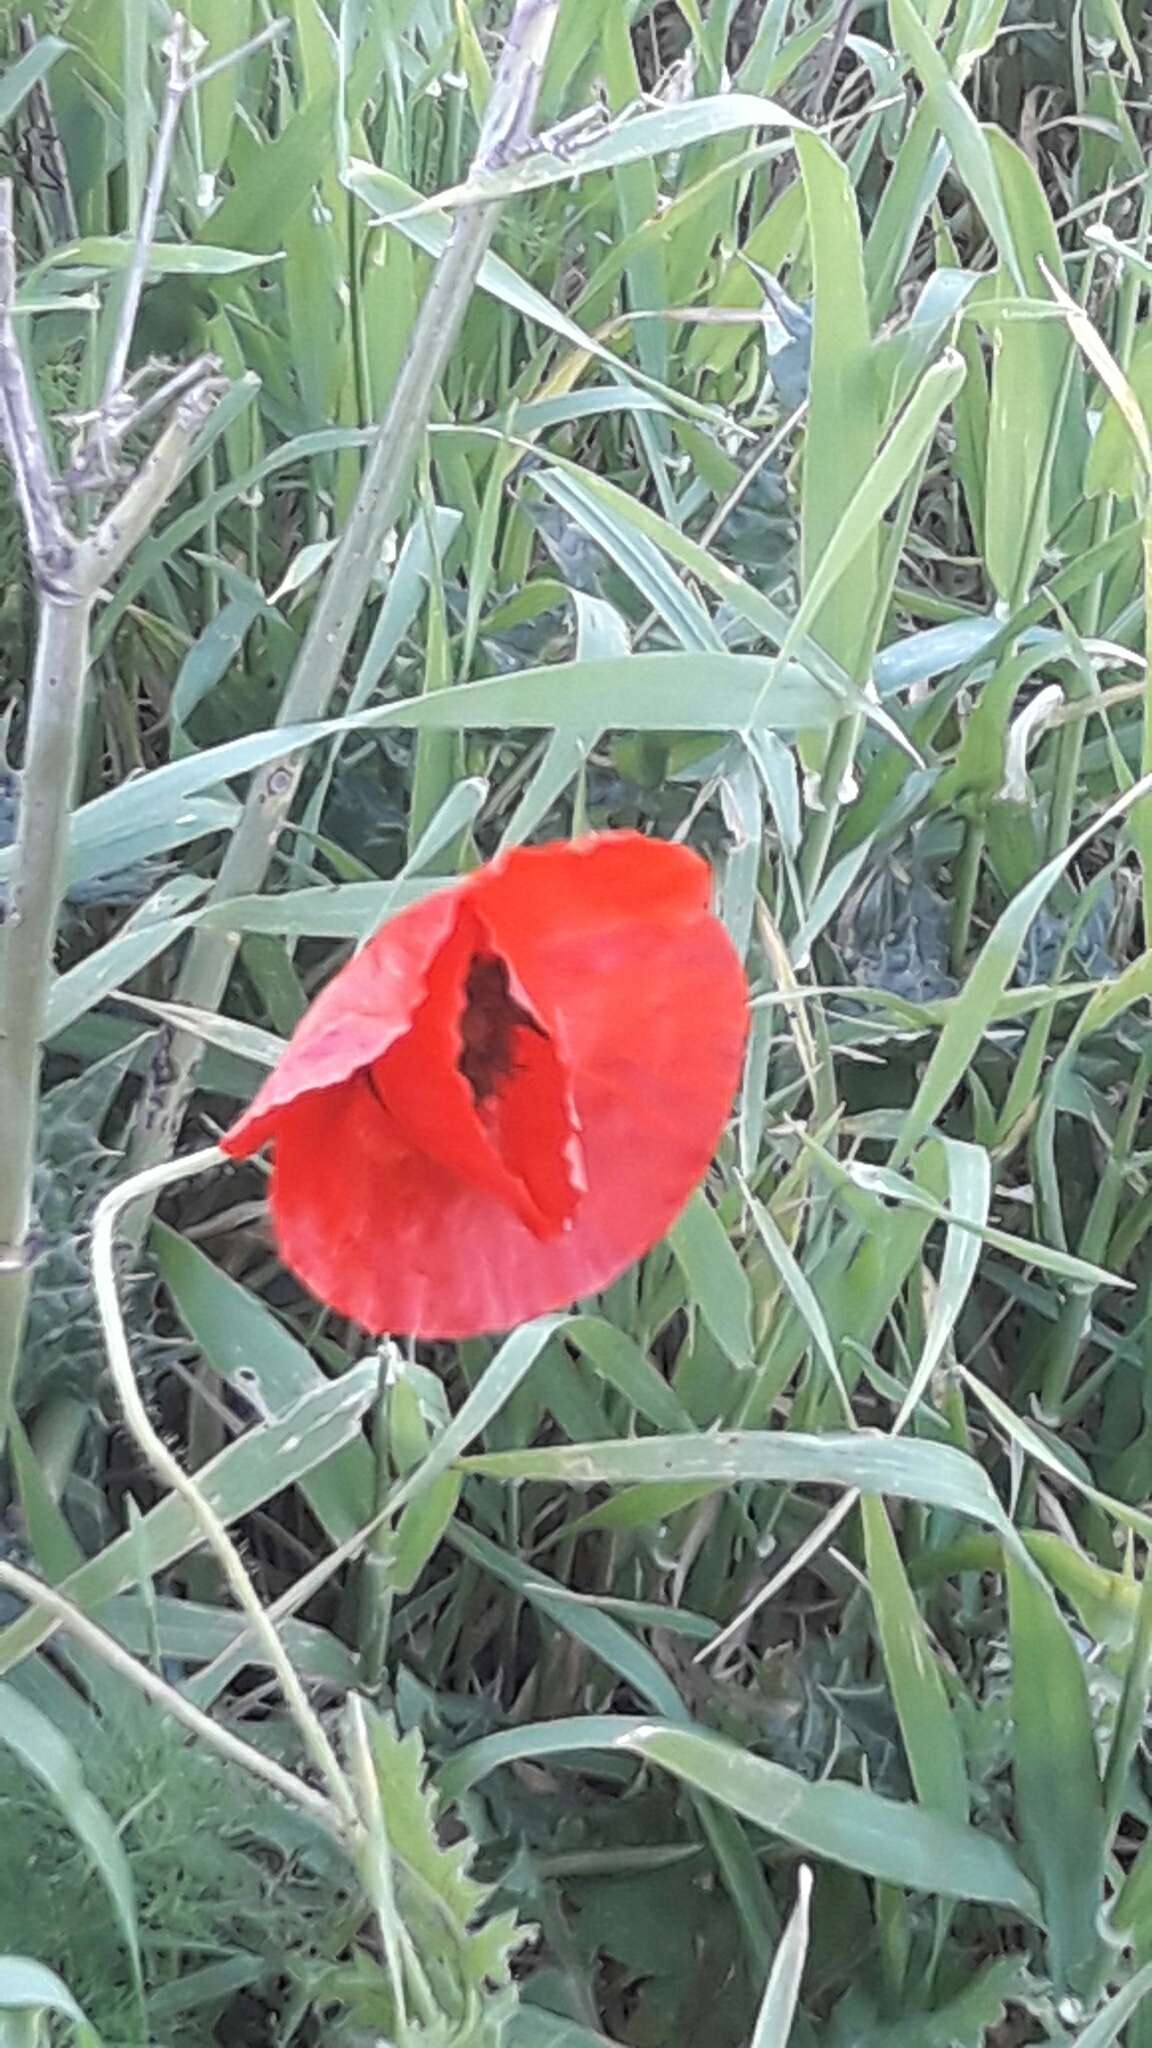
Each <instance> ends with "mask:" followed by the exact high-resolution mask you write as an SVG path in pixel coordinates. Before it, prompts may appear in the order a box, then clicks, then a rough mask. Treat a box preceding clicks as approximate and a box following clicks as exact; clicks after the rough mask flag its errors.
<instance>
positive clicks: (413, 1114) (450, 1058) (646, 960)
mask: <svg viewBox="0 0 1152 2048" xmlns="http://www.w3.org/2000/svg"><path fill="white" fill-rule="evenodd" d="M708 899H709V876H708V869H707V867H706V865H705V863H704V862H703V861H702V860H701V859H700V857H699V856H698V855H697V854H695V853H693V852H691V851H690V850H689V849H688V848H687V847H683V846H668V845H665V844H662V843H660V842H657V841H653V840H648V839H643V838H641V837H640V836H639V835H638V834H636V833H633V832H604V833H597V834H593V835H591V836H590V837H588V838H587V839H583V840H577V841H575V842H573V843H562V844H556V845H550V846H540V847H520V848H517V849H515V850H514V851H512V852H511V853H508V854H505V855H503V856H502V857H501V858H500V859H498V860H495V861H493V862H492V863H491V865H490V866H488V867H485V868H481V869H479V870H478V871H477V872H476V873H475V874H472V875H469V876H468V877H466V879H465V880H463V881H461V882H458V883H455V884H454V885H452V886H450V887H448V888H445V889H443V890H440V891H439V892H438V893H437V894H435V895H433V896H430V897H428V898H427V899H426V900H425V901H424V902H422V903H418V904H415V905H413V907H412V908H410V909H408V910H405V911H402V912H401V913H400V915H399V916H398V917H395V918H393V919H392V920H391V922H390V923H388V924H386V925H385V926H384V927H383V929H382V930H380V931H379V932H377V933H376V935H375V937H374V938H372V939H370V940H369V941H368V944H367V945H366V946H365V947H364V949H363V951H362V952H360V953H359V954H357V956H356V958H355V959H353V960H351V961H350V962H349V963H348V965H347V966H346V967H344V968H342V969H341V971H340V973H339V974H337V975H336V976H335V977H334V978H333V980H332V981H331V982H330V983H329V985H328V987H327V988H326V989H325V990H324V991H323V993H322V994H321V995H320V996H319V997H318V999H317V1000H316V1002H315V1003H313V1005H312V1007H311V1009H310V1010H309V1011H308V1014H307V1015H306V1016H305V1017H304V1019H303V1020H302V1022H301V1024H300V1025H299V1027H298V1029H297V1031H296V1033H295V1035H294V1036H293V1038H292V1041H291V1043H290V1044H289V1046H288V1048H287V1051H286V1052H285V1054H284V1057H283V1058H282V1060H281V1061H280V1064H279V1066H278V1067H277V1068H276V1069H275V1071H274V1072H273V1073H272V1074H271V1075H270V1076H269V1078H268V1080H267V1081H266V1082H265V1083H264V1086H263V1087H262V1088H261V1090H260V1092H259V1094H258V1095H257V1097H256V1099H255V1101H254V1102H253V1104H252V1106H251V1108H250V1109H248V1110H247V1111H246V1112H245V1114H244V1115H243V1116H242V1117H241V1118H240V1120H239V1122H238V1123H236V1124H235V1125H234V1126H233V1128H232V1129H231V1131H229V1133H228V1135H227V1136H226V1137H225V1139H224V1140H223V1143H224V1149H225V1151H226V1152H229V1153H231V1155H232V1157H233V1158H246V1157H247V1156H248V1155H249V1154H250V1153H252V1152H255V1151H257V1150H258V1149H259V1147H260V1146H262V1145H264V1144H265V1143H267V1142H269V1141H270V1142H271V1144H272V1147H273V1173H272V1192H271V1203H272V1214H273V1219H274V1222H275V1226H276V1232H277V1237H278V1240H279V1245H280V1251H281V1254H282V1256H283V1258H284V1261H285V1264H286V1265H288V1266H290V1267H291V1269H292V1271H293V1272H294V1273H296V1274H297V1275H298V1276H299V1278H300V1279H301V1280H302V1281H303V1282H304V1283H305V1285H306V1286H307V1287H308V1288H310V1289H311V1291H312V1292H313V1293H314V1294H316V1295H318V1296H319V1298H320V1299H321V1300H322V1301H325V1302H327V1303H329V1305H330V1306H331V1307H333V1308H335V1309H338V1310H339V1311H340V1312H341V1313H342V1314H344V1315H347V1316H350V1317H352V1318H353V1320H354V1321H356V1322H358V1323H360V1324H362V1325H363V1326H364V1327H365V1328H366V1329H369V1330H372V1331H383V1330H393V1331H400V1332H406V1333H408V1334H411V1335H414V1336H421V1337H468V1336H476V1335H478V1334H479V1333H480V1332H482V1331H488V1330H499V1329H507V1328H508V1327H510V1326H511V1325H512V1324H514V1323H518V1322H522V1321H524V1320H525V1319H526V1318H527V1317H529V1316H533V1315H538V1314H540V1313H541V1312H542V1311H544V1310H546V1309H551V1308H557V1307H560V1306H562V1305H564V1304H566V1303H568V1302H571V1301H575V1300H576V1299H578V1298H579V1297H580V1296H582V1295H585V1294H591V1293H594V1292H596V1291H597V1290H598V1289H600V1288H601V1287H604V1286H606V1285H607V1284H608V1282H609V1281H610V1280H613V1279H615V1278H616V1276H617V1274H619V1273H621V1272H623V1271H624V1269H625V1267H626V1266H629V1265H630V1264H631V1263H632V1261H633V1260H634V1259H637V1258H639V1257H640V1255H641V1254H642V1253H643V1252H646V1251H647V1250H648V1249H649V1248H650V1247H651V1246H652V1245H653V1244H655V1243H656V1241H657V1239H658V1238H660V1237H661V1236H662V1235H663V1234H664V1232H665V1231H666V1230H667V1228H668V1226H669V1224H670V1223H672V1222H673V1221H674V1219H675V1218H676V1216H677V1215H678V1214H679V1212H680V1210H681V1209H682V1208H683V1206H684V1203H685V1202H686V1201H687V1199H688V1196H689V1195H690V1194H691V1192H692V1189H693V1188H694V1187H695V1186H696V1184H697V1182H698V1181H699V1180H700V1178H701V1176H702V1175H703V1173H704V1171H705V1169H706V1167H707V1165H708V1161H709V1159H710V1158H711V1156H712V1153H713V1151H714V1149H715V1146H716V1141H717V1139H718V1137H719V1135H720V1132H721V1130H722V1129H723V1125H724V1120H725V1118H726V1116H727V1114H728V1110H729V1107H730V1105H731V1101H732V1095H733V1090H734V1088H735V1085H736V1081H737V1077H738V1074H739V1068H740V1059H741V1054H742V1050H743V1045H744V1034H745V1023H746V1008H747V989H746V985H745V981H744V974H743V970H742V968H741V965H740V961H739V959H738V957H737V954H736V952H735V949H734V948H733V946H732V944H731V941H730V940H729V938H728V935H727V933H726V932H725V930H724V927H723V925H721V924H720V922H719V921H718V919H717V918H716V917H714V916H713V914H712V912H711V911H710V909H709V907H708Z"/></svg>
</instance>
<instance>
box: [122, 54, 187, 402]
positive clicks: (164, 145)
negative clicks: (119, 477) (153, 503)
mask: <svg viewBox="0 0 1152 2048" xmlns="http://www.w3.org/2000/svg"><path fill="white" fill-rule="evenodd" d="M164 47H165V51H166V54H167V57H168V86H167V90H166V92H165V94H164V109H163V112H162V114H161V116H160V127H159V130H158V132H157V136H156V147H155V149H154V150H153V152H152V168H151V170H150V171H149V174H148V184H147V187H146V189H145V193H144V203H143V205H142V207H141V209H140V220H139V223H138V225H137V229H136V245H135V247H134V249H133V251H132V262H131V264H130V266H129V270H128V275H127V277H126V278H125V280H124V289H123V293H122V295H121V299H120V309H119V314H118V317H117V321H116V333H115V336H114V338H113V342H112V347H111V350H110V352H109V356H108V367H107V369H106V370H105V372H104V395H103V398H102V400H101V411H102V412H104V413H108V414H111V412H112V411H113V408H114V405H115V402H116V400H117V399H118V398H119V395H120V392H121V390H122V388H123V384H124V373H125V371H126V370H127V368H128V351H129V349H130V348H131V346H132V336H133V334H134V333H135V331H136V316H137V314H138V312H139V311H140V300H141V298H142V296H143V293H144V281H145V279H146V277H147V275H148V259H149V257H150V255H151V253H152V243H153V241H154V240H155V237H156V222H157V221H158V219H159V217H160V204H161V201H162V200H163V197H164V188H165V186H166V185H167V183H168V169H169V166H170V164H171V162H172V151H173V148H174V147H175V143H176V131H177V129H178V128H179V126H180V115H181V113H182V111H183V107H184V99H185V95H186V94H187V91H188V88H189V86H190V85H191V83H192V80H193V77H194V76H195V73H194V70H193V56H192V44H191V41H190V38H189V34H188V24H187V22H186V21H185V19H184V16H183V15H182V14H174V15H173V17H172V30H171V33H170V35H169V36H168V37H167V39H166V42H165V45H164Z"/></svg>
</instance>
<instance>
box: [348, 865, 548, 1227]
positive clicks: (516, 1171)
mask: <svg viewBox="0 0 1152 2048" xmlns="http://www.w3.org/2000/svg"><path fill="white" fill-rule="evenodd" d="M487 943H488V942H487V935H486V932H485V930H484V927H483V926H482V925H481V924H480V922H479V920H478V919H477V918H476V916H475V914H474V913H473V912H472V911H471V909H470V907H469V905H468V904H467V903H465V904H464V905H462V907H461V911H460V915H459V916H458V918H457V920H456V923H455V925H454V927H453V929H452V931H451V932H450V934H449V936H448V938H447V939H446V940H445V942H444V944H443V945H442V947H441V948H440V951H439V953H438V954H437V955H436V958H435V960H434V961H433V962H432V963H431V966H430V968H429V970H428V974H427V979H426V984H425V989H426V992H425V996H424V1000H423V1002H422V1003H421V1005H420V1008H419V1009H418V1010H417V1011H416V1012H415V1014H414V1016H413V1019H412V1024H411V1028H410V1029H409V1030H408V1031H407V1032H406V1033H405V1035H404V1036H403V1037H402V1038H399V1039H397V1041H396V1043H395V1044H394V1045H392V1046H390V1047H389V1049H388V1051H387V1052H386V1053H385V1054H384V1056H383V1058H381V1059H379V1060H376V1061H375V1062H374V1063H373V1066H372V1069H371V1075H372V1083H373V1086H374V1087H375V1089H376V1092H377V1094H378V1095H379V1097H380V1100H381V1102H382V1103H383V1104H384V1106H385V1107H386V1108H387V1109H388V1110H389V1112H390V1113H391V1115H392V1116H393V1117H394V1118H395V1121H396V1123H397V1125H398V1126H399V1128H400V1129H401V1130H402V1131H403V1133H404V1135H405V1137H406V1138H407V1140H408V1141H409V1143H410V1144H411V1145H412V1146H413V1147H414V1148H415V1149H416V1150H418V1151H423V1152H425V1153H426V1154H427V1155H428V1157H429V1158H430V1159H433V1160H435V1161H436V1162H437V1163H438V1164H439V1165H440V1166H444V1167H447V1168H448V1169H449V1170H450V1171H452V1172H453V1173H456V1174H458V1175H459V1176H460V1177H461V1178H462V1179H463V1180H466V1181H469V1182H471V1183H472V1185H473V1186H475V1187H477V1188H484V1189H487V1191H488V1193H489V1194H491V1195H494V1196H495V1197H496V1198H497V1199H498V1200H499V1201H503V1202H506V1203H507V1204H508V1205H509V1207H510V1208H511V1209H513V1210H514V1211H515V1213H516V1214H517V1215H518V1216H519V1217H521V1219H522V1220H523V1222H524V1223H525V1224H526V1225H527V1226H528V1228H529V1229H530V1230H532V1231H534V1232H535V1233H536V1234H537V1235H538V1236H540V1237H549V1236H552V1235H554V1234H555V1232H556V1231H558V1230H560V1229H562V1228H563V1227H564V1225H565V1223H566V1222H567V1221H568V1220H569V1218H570V1216H571V1215H572V1212H573V1210H574V1208H575V1205H576V1202H577V1201H578V1199H579V1192H580V1187H579V1182H578V1181H574V1180H573V1178H572V1177H571V1174H570V1173H569V1172H568V1171H566V1170H565V1168H566V1163H567V1161H568V1159H569V1154H570V1151H571V1148H572V1146H573V1143H574V1140H575V1137H576V1132H575V1127H574V1122H573V1117H572V1111H571V1098H570V1095H569V1091H568V1088H567V1085H566V1081H565V1076H564V1073H563V1069H562V1066H561V1063H560V1060H559V1058H558V1056H557V1054H556V1052H555V1049H554V1048H553V1046H552V1044H551V1040H550V1039H549V1038H548V1037H547V1035H546V1034H545V1033H544V1032H543V1031H541V1032H539V1033H536V1032H533V1031H531V1030H529V1029H525V1028H517V1029H516V1030H515V1031H514V1033H511V1034H510V1036H512V1037H514V1039H515V1041H516V1043H515V1044H514V1045H513V1044H510V1045H509V1047H508V1053H509V1057H510V1059H511V1061H512V1063H513V1071H512V1072H510V1074H509V1076H508V1080H507V1086H506V1087H501V1088H499V1089H497V1090H495V1091H494V1093H493V1094H492V1095H491V1096H490V1097H489V1098H488V1100H487V1104H486V1105H485V1106H483V1107H482V1106H481V1105H479V1104H478V1103H477V1101H476V1098H475V1096H474V1094H473V1091H472V1088H471V1087H470V1086H469V1083H468V1081H467V1080H466V1079H465V1076H464V1074H463V1073H462V1072H461V1067H460V1059H461V1017H462V1015H463V1014H464V1012H465V1010H466V1006H467V1003H466V993H465V991H466V985H467V981H468V974H469V969H470V967H471V965H472V962H473V960H474V959H475V957H476V955H477V954H478V953H481V952H483V950H484V948H485V947H486V945H487ZM537 1036H538V1039H539V1044H540V1048H541V1051H540V1055H539V1056H538V1057H537V1059H536V1061H535V1063H534V1065H533V1067H532V1069H531V1079H529V1076H528V1073H527V1072H526V1071H523V1070H521V1071H517V1069H521V1063H522V1061H523V1060H524V1050H523V1047H522V1046H521V1043H520V1042H521V1041H527V1040H529V1039H531V1038H533V1037H537ZM526 1092H530V1095H531V1100H532V1104H533V1107H534V1108H535V1110H536V1113H537V1114H538V1116H539V1117H540V1119H541V1126H540V1133H541V1134H540V1135H538V1137H537V1141H536V1143H535V1144H534V1145H533V1146H531V1147H525V1146H523V1145H520V1146H516V1145H515V1144H514V1143H510V1142H507V1141H506V1140H505V1136H504V1125H503V1114H502V1113H500V1112H498V1111H497V1109H496V1105H497V1104H501V1105H503V1104H504V1101H505V1097H506V1096H507V1097H508V1098H513V1097H515V1098H519V1097H521V1096H522V1095H524V1094H525V1093H526ZM486 1110H487V1113H485V1111H486ZM546 1147H547V1157H546V1158H545V1157H544V1153H545V1148H546ZM554 1167H555V1168H556V1169H557V1170H555V1171H554V1170H553V1168H554Z"/></svg>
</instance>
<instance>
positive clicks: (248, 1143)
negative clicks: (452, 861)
mask: <svg viewBox="0 0 1152 2048" xmlns="http://www.w3.org/2000/svg"><path fill="white" fill-rule="evenodd" d="M459 915H460V899H459V894H458V892H457V891H456V890H454V889H443V890H440V891H438V892H437V893H436V895H434V896H429V897H428V898H426V900H425V901H424V902H423V903H413V904H411V905H410V906H409V907H408V908H407V909H406V910H404V911H403V912H402V913H401V914H400V916H399V917H395V918H393V919H392V920H391V922H390V923H388V924H386V925H383V926H382V927H381V929H380V930H379V931H378V932H376V933H375V934H374V936H373V937H372V938H370V939H369V941H368V943H367V945H366V946H364V947H363V948H362V949H361V951H360V952H359V953H357V954H356V955H355V957H354V958H353V959H351V960H349V962H348V964H347V966H345V967H342V968H341V969H340V972H339V973H338V974H335V975H333V977H332V980H331V981H330V982H329V983H328V985H327V987H326V988H324V989H322V990H321V992H320V994H319V995H318V996H317V997H316V999H315V1001H314V1002H313V1003H311V1004H310V1005H309V1007H308V1009H307V1010H306V1011H305V1013H304V1016H303V1017H302V1018H301V1020H300V1022H299V1024H298V1025H297V1027H296V1029H295V1031H294V1032H293V1034H292V1038H291V1040H290V1042H289V1044H288V1046H287V1047H286V1049H285V1051H284V1053H283V1055H282V1057H281V1059H280V1060H279V1062H278V1063H277V1065H276V1067H275V1068H274V1069H273V1071H272V1073H271V1074H269V1076H268V1079H267V1080H266V1081H265V1082H264V1084H263V1086H262V1087H261V1088H260V1089H259V1090H258V1091H257V1093H256V1095H255V1097H254V1098H253V1100H252V1102H251V1103H250V1104H249V1106H248V1108H247V1109H246V1110H245V1111H244V1113H243V1115H242V1116H240V1117H238V1118H237V1120H236V1122H235V1123H234V1124H233V1125H232V1127H231V1129H230V1130H229V1131H228V1132H227V1133H226V1135H225V1136H224V1137H223V1138H222V1139H221V1144H222V1146H223V1148H224V1150H225V1152H227V1153H229V1154H230V1156H231V1157H232V1158H233V1159H247V1158H249V1157H250V1156H251V1154H252V1153H253V1152H258V1151H259V1150H260V1147H261V1146H262V1145H264V1144H266V1143H267V1142H268V1140H269V1138H272V1137H275V1135H276V1129H277V1125H278V1122H279V1118H280V1113H281V1111H282V1110H284V1109H285V1108H286V1107H287V1106H288V1105H289V1104H290V1103H293V1102H295V1101H296V1100H297V1098H298V1097H299V1096H301V1095H305V1094H309V1093H312V1092H314V1091H316V1090H323V1089H328V1088H332V1087H335V1086H337V1085H338V1084H339V1083H340V1082H341V1081H347V1080H349V1079H350V1078H351V1076H352V1075H353V1074H356V1073H359V1072H360V1071H361V1069H362V1068H365V1067H368V1066H371V1064H372V1062H373V1060H377V1059H379V1058H380V1057H381V1055H382V1054H383V1053H385V1052H387V1050H388V1047H389V1046H390V1045H392V1044H393V1043H394V1042H395V1040H396V1039H397V1038H399V1037H401V1036H402V1034H403V1033H404V1032H405V1031H407V1030H408V1029H409V1027H410V1025H411V1022H412V1018H413V1015H414V1014H415V1011H416V1009H417V1008H418V1006H419V1004H420V1002H421V1000H422V998H423V995H424V980H425V976H426V975H427V973H428V970H429V968H430V966H431V963H432V961H433V960H434V959H435V957H436V955H437V953H438V952H439V950H440V947H441V946H442V945H443V943H444V941H445V939H446V938H447V937H448V935H449V933H450V932H451V930H452V928H453V926H454V925H455V923H456V920H457V918H458V917H459Z"/></svg>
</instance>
